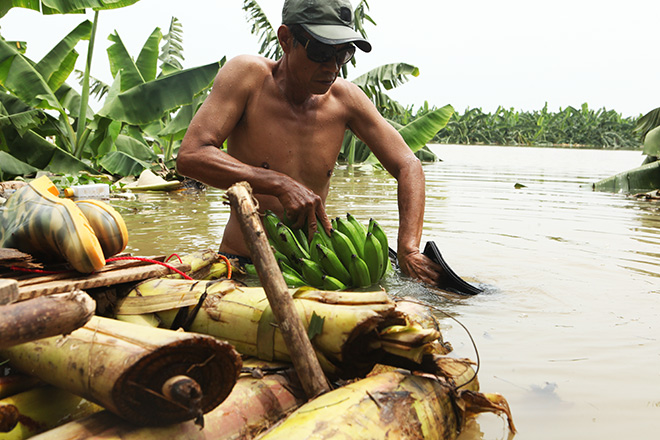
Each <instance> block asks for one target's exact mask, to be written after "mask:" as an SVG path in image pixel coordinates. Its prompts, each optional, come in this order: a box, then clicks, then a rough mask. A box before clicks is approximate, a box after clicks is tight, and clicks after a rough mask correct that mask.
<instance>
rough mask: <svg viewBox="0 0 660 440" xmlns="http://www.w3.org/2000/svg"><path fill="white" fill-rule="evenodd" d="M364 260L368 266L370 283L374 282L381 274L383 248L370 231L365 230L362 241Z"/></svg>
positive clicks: (378, 279)
mask: <svg viewBox="0 0 660 440" xmlns="http://www.w3.org/2000/svg"><path fill="white" fill-rule="evenodd" d="M364 261H365V262H366V263H367V266H368V267H369V277H370V279H371V284H376V283H377V282H378V281H380V278H381V276H382V274H383V250H382V248H381V246H380V242H379V241H378V239H377V238H376V237H374V234H373V233H371V232H367V236H366V239H365V242H364Z"/></svg>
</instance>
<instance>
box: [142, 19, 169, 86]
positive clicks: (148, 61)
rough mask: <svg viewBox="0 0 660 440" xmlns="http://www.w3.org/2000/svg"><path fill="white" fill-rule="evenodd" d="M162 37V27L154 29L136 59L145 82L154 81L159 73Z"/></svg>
mask: <svg viewBox="0 0 660 440" xmlns="http://www.w3.org/2000/svg"><path fill="white" fill-rule="evenodd" d="M162 39H163V33H162V32H161V31H160V28H156V29H154V31H153V32H152V33H151V35H149V38H147V41H146V42H145V43H144V46H142V50H141V51H140V54H139V55H138V57H137V60H136V61H135V65H136V66H137V68H138V70H139V71H140V74H142V78H144V81H145V82H148V81H153V80H154V79H156V75H157V74H158V53H159V47H160V42H161V40H162Z"/></svg>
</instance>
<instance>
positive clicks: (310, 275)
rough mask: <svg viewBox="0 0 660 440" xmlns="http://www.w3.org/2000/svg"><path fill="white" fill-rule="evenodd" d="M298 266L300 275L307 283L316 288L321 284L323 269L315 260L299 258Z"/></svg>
mask: <svg viewBox="0 0 660 440" xmlns="http://www.w3.org/2000/svg"><path fill="white" fill-rule="evenodd" d="M300 268H301V271H302V276H303V279H304V280H305V281H307V283H308V284H309V285H310V286H312V287H316V288H320V287H322V286H323V275H325V274H324V273H323V269H322V268H321V265H320V264H319V263H317V262H316V261H312V260H310V259H308V258H301V259H300Z"/></svg>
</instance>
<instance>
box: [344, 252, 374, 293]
mask: <svg viewBox="0 0 660 440" xmlns="http://www.w3.org/2000/svg"><path fill="white" fill-rule="evenodd" d="M348 271H349V272H350V274H351V278H352V279H353V283H354V284H355V285H357V286H358V287H367V286H371V276H370V275H369V267H368V266H367V263H365V262H364V260H363V259H362V258H360V257H358V256H357V255H356V254H353V255H351V265H350V266H349V267H348Z"/></svg>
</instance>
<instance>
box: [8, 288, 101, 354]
mask: <svg viewBox="0 0 660 440" xmlns="http://www.w3.org/2000/svg"><path fill="white" fill-rule="evenodd" d="M95 309H96V302H95V301H94V300H93V299H92V298H91V297H90V296H89V295H87V294H86V293H85V292H83V291H82V290H74V291H72V292H69V293H60V294H56V295H50V296H42V297H38V298H34V299H31V300H28V301H22V302H18V303H14V304H9V305H4V306H0V348H6V347H11V346H13V345H18V344H22V343H24V342H30V341H35V340H37V339H41V338H47V337H50V336H55V335H62V334H67V333H71V332H72V331H73V330H75V329H77V328H80V327H82V326H83V325H85V323H86V322H87V321H89V320H90V318H91V317H92V316H93V315H94V311H95Z"/></svg>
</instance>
